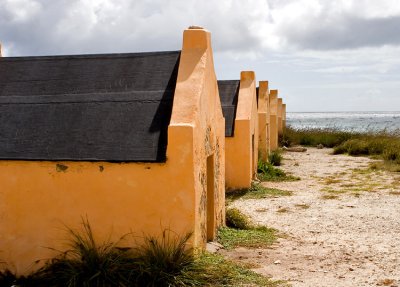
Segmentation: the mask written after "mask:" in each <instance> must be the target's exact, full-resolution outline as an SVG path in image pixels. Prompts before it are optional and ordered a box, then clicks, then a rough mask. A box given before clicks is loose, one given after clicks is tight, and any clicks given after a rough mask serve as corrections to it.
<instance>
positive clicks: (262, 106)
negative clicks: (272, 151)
mask: <svg viewBox="0 0 400 287" xmlns="http://www.w3.org/2000/svg"><path fill="white" fill-rule="evenodd" d="M268 148H269V89H268V81H260V82H259V88H258V151H259V152H258V157H259V159H261V160H262V161H264V162H266V161H267V160H268Z"/></svg>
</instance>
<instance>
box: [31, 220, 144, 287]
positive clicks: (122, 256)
mask: <svg viewBox="0 0 400 287" xmlns="http://www.w3.org/2000/svg"><path fill="white" fill-rule="evenodd" d="M82 226H83V229H82V230H78V231H77V230H73V229H70V228H68V233H69V235H70V238H69V243H68V244H69V249H68V250H67V251H65V252H62V253H60V254H59V255H58V256H56V257H55V258H54V259H52V260H50V261H49V262H47V263H46V265H45V266H44V267H43V268H42V269H41V270H39V271H38V274H37V275H38V276H39V277H40V280H41V281H42V282H44V283H45V286H67V287H76V286H85V287H91V286H93V287H94V286H125V285H128V284H129V283H130V279H131V278H132V277H134V270H135V269H136V270H137V269H138V268H135V260H134V257H133V254H132V253H131V252H130V250H129V249H123V248H118V247H117V245H116V244H115V243H113V242H111V241H105V242H103V243H98V242H97V241H96V240H95V237H94V234H93V231H92V228H91V226H90V224H89V222H88V220H87V219H86V220H82Z"/></svg>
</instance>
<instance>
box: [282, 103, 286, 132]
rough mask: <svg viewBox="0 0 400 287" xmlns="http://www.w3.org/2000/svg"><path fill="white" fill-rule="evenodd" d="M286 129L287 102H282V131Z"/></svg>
mask: <svg viewBox="0 0 400 287" xmlns="http://www.w3.org/2000/svg"><path fill="white" fill-rule="evenodd" d="M285 129H286V104H282V132H285Z"/></svg>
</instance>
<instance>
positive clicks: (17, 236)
mask: <svg viewBox="0 0 400 287" xmlns="http://www.w3.org/2000/svg"><path fill="white" fill-rule="evenodd" d="M0 65H1V61H0ZM224 137H225V135H224V118H223V117H222V111H221V106H220V102H219V96H218V89H217V82H216V77H215V73H214V63H213V57H212V49H211V36H210V33H209V32H207V31H205V30H203V29H195V30H186V31H185V32H184V38H183V48H182V54H181V60H180V65H179V72H178V81H177V85H176V90H175V97H174V106H173V111H172V117H171V122H170V126H169V129H168V147H167V161H166V162H165V163H110V162H72V161H62V162H54V161H11V160H3V161H0V186H1V187H0V251H1V259H2V260H3V261H6V262H7V263H9V264H11V265H12V266H15V269H16V271H17V272H18V273H27V272H29V270H30V269H29V268H30V267H31V265H32V263H33V262H34V261H35V260H38V259H43V258H50V257H52V256H53V255H54V252H52V251H51V250H49V249H48V248H46V247H53V248H56V249H58V250H64V249H65V248H66V246H65V245H64V243H65V237H66V235H67V234H66V232H65V228H64V226H65V225H66V226H68V227H71V228H77V227H79V224H80V222H81V217H86V216H87V218H88V219H89V221H90V223H91V226H92V228H93V229H94V233H95V235H96V237H98V238H99V239H100V240H102V239H107V238H108V237H109V236H110V234H112V237H111V238H112V239H114V240H115V239H118V238H119V237H120V236H122V235H123V234H126V233H129V232H131V231H132V232H133V233H134V234H135V235H137V236H142V235H143V233H145V234H153V235H158V234H160V233H161V232H162V229H166V228H168V229H170V230H173V231H174V232H176V233H178V234H185V233H186V232H194V233H193V236H192V238H191V242H190V243H191V244H192V245H193V246H194V247H204V245H205V243H206V241H207V239H212V238H214V237H215V229H216V228H217V227H218V226H220V225H222V224H223V223H224V220H225V218H224V206H225V202H224V200H225V198H224V191H225V181H224V178H225V176H224V173H225V166H224V162H225V159H224V152H223V150H224Z"/></svg>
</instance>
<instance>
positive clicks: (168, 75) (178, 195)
mask: <svg viewBox="0 0 400 287" xmlns="http://www.w3.org/2000/svg"><path fill="white" fill-rule="evenodd" d="M0 55H1V54H0ZM257 86H258V87H257ZM285 114H286V106H285V105H284V104H282V100H281V99H280V98H278V91H277V90H269V87H268V82H267V81H260V82H259V84H258V85H257V82H256V78H255V73H254V72H248V71H247V72H241V74H240V80H234V81H218V80H217V78H216V75H215V71H214V61H213V52H212V49H211V36H210V33H209V32H208V31H206V30H204V29H201V28H189V29H187V30H185V31H184V34H183V45H182V50H181V51H172V52H152V53H129V54H101V55H74V56H40V57H2V58H0V261H6V262H8V263H10V264H12V265H14V266H15V269H16V270H17V271H18V272H19V273H24V272H27V271H28V270H29V268H30V267H31V264H32V263H33V262H34V261H35V260H37V259H43V258H49V257H51V256H52V255H53V253H52V251H51V250H50V249H49V248H46V247H53V248H56V249H59V250H62V249H63V243H64V242H65V233H64V231H65V228H64V227H65V226H68V227H72V228H75V227H77V226H78V224H79V222H81V218H82V217H85V218H86V217H87V218H88V220H89V221H90V223H91V225H92V227H93V229H94V230H95V234H96V236H97V237H98V238H108V237H109V235H110V234H113V236H120V235H122V234H126V233H127V232H133V233H134V234H135V235H138V236H141V235H143V234H152V235H155V234H160V233H161V231H162V230H163V229H166V228H167V229H170V230H173V231H174V232H176V233H177V234H184V233H186V232H189V231H190V232H193V236H192V238H191V241H190V243H191V244H192V246H193V247H196V248H197V247H199V248H202V247H204V246H205V244H206V242H207V241H209V240H213V239H215V237H216V231H217V228H218V227H220V226H222V225H224V222H225V191H226V189H237V188H246V187H250V185H251V182H252V180H253V179H254V178H255V177H256V174H257V162H258V160H259V159H260V160H263V161H266V160H267V156H268V153H269V152H270V151H273V150H274V149H276V148H277V147H278V133H279V132H281V131H282V130H283V128H284V126H285Z"/></svg>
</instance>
